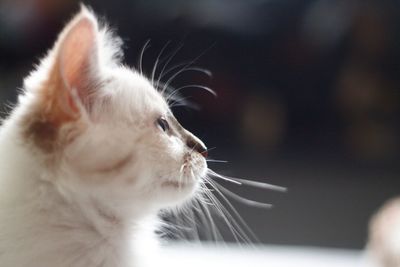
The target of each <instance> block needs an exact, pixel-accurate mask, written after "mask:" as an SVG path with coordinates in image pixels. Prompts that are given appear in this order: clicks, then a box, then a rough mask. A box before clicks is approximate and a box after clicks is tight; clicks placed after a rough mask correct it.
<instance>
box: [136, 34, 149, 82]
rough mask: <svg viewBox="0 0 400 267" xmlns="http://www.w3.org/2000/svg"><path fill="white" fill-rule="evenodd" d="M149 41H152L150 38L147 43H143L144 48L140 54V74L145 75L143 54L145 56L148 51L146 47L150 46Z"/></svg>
mask: <svg viewBox="0 0 400 267" xmlns="http://www.w3.org/2000/svg"><path fill="white" fill-rule="evenodd" d="M149 43H150V39H147V41H146V43H145V44H144V45H143V48H142V50H141V51H140V56H139V71H140V74H141V75H143V56H144V52H145V51H146V49H147V48H148V47H150V46H149Z"/></svg>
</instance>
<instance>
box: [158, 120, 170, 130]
mask: <svg viewBox="0 0 400 267" xmlns="http://www.w3.org/2000/svg"><path fill="white" fill-rule="evenodd" d="M156 123H157V125H158V126H159V127H160V128H161V129H162V130H163V131H164V132H166V131H168V130H169V124H168V121H167V120H166V119H165V118H164V117H160V118H158V119H157V122H156Z"/></svg>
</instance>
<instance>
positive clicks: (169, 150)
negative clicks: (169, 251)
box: [0, 7, 206, 267]
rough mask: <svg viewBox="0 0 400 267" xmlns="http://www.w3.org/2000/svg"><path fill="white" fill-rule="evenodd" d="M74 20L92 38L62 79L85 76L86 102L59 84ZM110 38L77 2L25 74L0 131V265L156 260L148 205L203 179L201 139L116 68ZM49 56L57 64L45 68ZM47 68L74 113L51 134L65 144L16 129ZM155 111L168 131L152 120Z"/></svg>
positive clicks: (152, 207) (138, 78)
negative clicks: (78, 65) (47, 143)
mask: <svg viewBox="0 0 400 267" xmlns="http://www.w3.org/2000/svg"><path fill="white" fill-rule="evenodd" d="M83 20H84V21H85V24H83V23H82V21H83ZM80 25H85V27H87V28H86V29H85V30H86V31H88V30H93V33H94V35H93V36H94V37H93V38H94V40H89V41H93V43H90V42H89V43H87V44H86V45H88V44H89V45H90V44H91V46H90V50H88V51H86V52H85V51H83V52H82V53H86V54H84V55H83V56H84V57H88V58H87V59H88V60H89V62H90V66H89V67H88V70H87V69H85V70H76V71H77V72H76V73H75V72H71V73H72V74H71V75H72V76H73V75H75V76H73V78H74V79H78V81H79V82H81V81H82V80H85V79H89V78H90V81H95V82H94V83H93V87H95V90H94V92H91V93H90V102H91V103H90V108H88V107H87V105H86V104H85V101H86V99H82V95H80V93H81V92H80V90H82V89H81V88H79V86H76V87H75V86H74V84H73V82H74V81H72V80H71V81H69V80H68V79H70V78H69V76H68V71H71V70H68V68H71V66H68V64H73V61H74V60H78V59H75V58H74V57H75V56H76V53H81V50H83V48H81V47H83V46H80V45H79V40H80V39H79V38H81V37H79V36H74V37H73V38H77V40H78V43H76V42H75V43H74V45H76V44H78V45H76V47H72V48H71V47H68V46H70V44H68V40H67V39H68V38H72V37H71V35H73V33H72V34H71V33H70V32H73V30H76V29H75V28H77V27H81V26H80ZM88 25H89V26H88ZM76 31H77V32H79V29H77V30H76ZM85 38H86V37H85ZM88 38H89V37H87V38H86V39H88ZM83 42H88V40H83ZM120 44H121V41H120V39H118V38H115V37H112V35H111V34H110V33H109V32H107V30H106V29H99V26H98V24H97V20H96V17H95V15H94V14H93V13H92V12H90V11H88V10H87V9H86V8H84V7H82V9H81V11H80V13H79V14H78V15H76V16H75V17H74V19H73V20H72V21H71V22H70V23H69V24H68V25H67V26H66V27H65V29H64V31H63V32H62V33H61V34H60V37H59V39H58V41H57V42H56V45H55V46H54V48H53V49H52V50H51V51H50V52H49V53H48V56H47V57H46V58H45V59H43V60H42V62H41V64H39V66H38V67H37V69H36V70H35V71H34V72H32V73H31V74H30V76H29V77H28V78H27V79H25V82H24V91H23V92H22V93H21V95H20V96H19V101H18V103H17V105H16V107H15V109H14V110H13V111H12V112H11V114H10V116H9V117H8V118H7V119H6V120H5V121H4V123H3V125H2V126H1V130H0V266H4V267H6V266H7V267H28V266H29V267H56V266H57V267H67V266H74V267H100V266H101V267H118V266H119V267H128V266H129V267H135V266H140V265H139V264H140V263H139V262H140V259H141V257H142V256H143V254H147V255H150V256H151V257H155V256H156V255H155V254H152V253H156V252H152V249H154V248H155V246H156V241H155V237H154V236H153V232H154V230H155V227H156V222H157V219H156V216H157V213H158V211H159V210H160V209H164V208H169V207H175V206H176V205H180V204H181V203H183V202H185V201H186V200H188V199H190V197H192V196H193V194H194V192H195V191H196V189H197V187H198V184H199V180H200V179H202V177H203V176H204V175H205V173H206V161H205V158H204V157H203V156H202V155H201V153H200V152H201V150H199V149H198V147H202V148H204V144H203V143H201V141H200V140H198V139H197V138H196V137H194V136H193V135H192V134H191V133H189V132H187V131H186V130H184V129H183V128H182V127H181V126H180V125H179V123H177V122H176V121H175V119H174V117H173V116H172V113H171V111H170V110H169V107H168V105H167V103H166V101H165V100H164V98H163V96H162V95H161V94H160V93H159V92H158V91H157V90H155V89H154V87H153V86H152V84H151V83H150V82H149V81H148V80H147V79H146V78H145V77H143V76H142V75H141V74H139V73H138V72H136V71H135V70H133V69H130V68H127V67H124V66H122V65H121V64H120V62H119V60H118V58H119V57H120V56H121V51H120V50H119V46H120ZM64 46H67V47H66V48H65V47H64ZM71 49H72V50H71ZM63 51H67V52H63ZM71 51H72V52H71ZM62 53H67V55H61V56H60V54H62ZM62 56H64V57H65V56H66V57H70V58H71V57H72V59H70V58H64V59H63V57H62ZM58 58H61V59H63V60H60V63H59V66H58V67H55V65H54V63H55V62H56V61H57V59H58ZM70 62H72V63H70ZM55 68H59V69H55ZM57 71H60V73H58V74H57V75H60V77H62V78H63V79H64V80H63V82H64V85H65V87H66V90H67V91H66V92H64V91H60V92H59V95H60V99H61V101H65V99H66V98H65V97H64V94H68V95H69V97H70V98H69V99H70V100H71V99H72V100H71V101H73V102H74V105H76V106H77V107H78V111H75V112H77V113H78V117H77V119H74V120H70V121H66V122H63V123H62V124H60V125H59V129H58V132H57V138H61V137H63V138H64V139H67V140H68V142H64V143H63V144H58V142H61V141H59V139H56V140H55V142H56V144H54V147H56V148H57V149H54V150H52V151H45V150H44V149H43V148H41V147H40V146H39V145H38V144H37V142H38V141H37V140H36V141H35V140H33V139H32V138H30V137H29V135H27V134H26V131H27V130H26V129H25V127H27V126H26V125H25V124H24V123H25V122H24V121H29V119H30V116H34V114H35V112H36V109H37V106H38V105H43V103H42V102H40V101H39V100H38V99H39V98H40V97H42V96H41V94H42V91H41V90H50V89H48V88H44V87H45V86H46V85H45V84H46V81H47V80H48V79H49V76H50V75H53V74H54V73H56V72H57ZM72 71H74V70H72ZM65 73H67V74H65ZM87 76H88V77H87ZM85 81H86V80H85ZM71 84H72V85H71ZM64 89H65V88H64ZM52 90H54V88H53V89H52ZM57 90H59V89H57ZM83 95H84V94H83ZM83 98H84V97H83ZM38 103H39V104H38ZM40 103H42V104H40ZM60 105H65V107H61V108H60V110H63V109H64V108H66V110H65V112H66V113H68V112H72V111H71V110H73V109H72V108H71V106H70V105H71V103H69V102H68V101H65V103H63V102H60ZM68 107H69V108H71V110H70V111H68ZM39 108H43V107H39ZM46 108H47V107H46ZM75 115H76V114H75ZM161 116H162V117H163V118H166V119H167V121H168V122H169V123H170V127H171V129H170V131H169V132H166V131H164V130H163V129H162V128H161V127H160V126H159V125H158V124H157V120H158V119H159V118H160V117H161ZM35 129H36V128H35ZM31 131H33V130H32V129H31ZM33 134H34V135H37V133H33ZM39 137H40V136H39ZM43 138H46V136H43ZM64 139H63V140H64ZM60 140H61V139H60ZM188 140H190V141H191V142H190V143H189V142H188ZM39 141H40V140H39ZM35 142H36V143H35ZM188 144H191V145H188ZM193 144H195V145H194V146H193ZM204 149H205V148H204ZM204 149H203V150H204Z"/></svg>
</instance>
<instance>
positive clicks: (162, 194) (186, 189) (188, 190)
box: [157, 181, 200, 208]
mask: <svg viewBox="0 0 400 267" xmlns="http://www.w3.org/2000/svg"><path fill="white" fill-rule="evenodd" d="M199 184H200V183H199V181H189V182H187V181H186V182H178V181H166V182H163V183H162V184H161V186H160V189H159V190H160V191H159V192H158V193H157V202H158V203H159V204H160V205H161V206H162V208H167V207H172V206H177V205H180V204H183V203H184V202H186V201H187V200H189V199H191V198H192V197H193V196H194V195H195V192H196V191H197V190H198V188H199Z"/></svg>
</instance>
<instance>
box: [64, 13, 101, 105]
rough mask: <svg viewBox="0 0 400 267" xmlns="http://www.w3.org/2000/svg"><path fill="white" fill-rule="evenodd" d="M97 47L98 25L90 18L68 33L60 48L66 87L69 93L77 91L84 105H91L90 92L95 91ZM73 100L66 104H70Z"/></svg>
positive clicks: (79, 22) (83, 19) (82, 20)
mask: <svg viewBox="0 0 400 267" xmlns="http://www.w3.org/2000/svg"><path fill="white" fill-rule="evenodd" d="M96 45H97V44H96V25H95V23H94V22H93V21H92V20H91V19H90V18H87V17H83V18H81V19H80V20H79V21H78V22H77V23H76V24H75V25H74V26H73V27H72V29H71V30H70V31H69V32H68V33H67V35H66V36H65V38H64V40H63V41H62V43H61V47H60V52H59V57H58V60H59V65H58V66H59V71H60V74H61V77H62V79H63V81H64V86H65V87H66V89H67V90H68V91H69V93H71V92H70V90H76V92H77V94H78V96H79V98H80V100H81V101H82V103H83V104H88V103H89V95H90V90H91V89H93V88H91V87H92V86H91V84H93V83H94V74H95V71H96V69H95V68H96V66H97V65H96V64H97V58H96V57H97V46H96ZM65 100H66V99H64V101H65ZM71 100H72V99H69V100H67V103H65V102H64V103H65V104H70V103H68V102H69V101H71Z"/></svg>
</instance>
